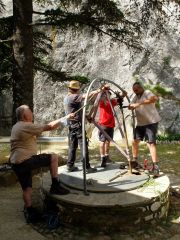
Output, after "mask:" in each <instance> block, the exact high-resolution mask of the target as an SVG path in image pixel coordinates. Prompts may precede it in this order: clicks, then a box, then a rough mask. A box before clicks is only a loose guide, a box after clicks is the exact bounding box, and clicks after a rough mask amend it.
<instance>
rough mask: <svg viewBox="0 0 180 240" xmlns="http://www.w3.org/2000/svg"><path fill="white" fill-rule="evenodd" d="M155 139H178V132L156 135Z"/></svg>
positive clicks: (179, 135)
mask: <svg viewBox="0 0 180 240" xmlns="http://www.w3.org/2000/svg"><path fill="white" fill-rule="evenodd" d="M157 140H158V141H160V142H164V141H168V142H172V141H180V134H163V135H157Z"/></svg>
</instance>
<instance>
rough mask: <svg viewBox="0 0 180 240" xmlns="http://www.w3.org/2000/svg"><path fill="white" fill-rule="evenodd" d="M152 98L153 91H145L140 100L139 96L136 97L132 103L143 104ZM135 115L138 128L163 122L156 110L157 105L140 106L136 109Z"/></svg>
mask: <svg viewBox="0 0 180 240" xmlns="http://www.w3.org/2000/svg"><path fill="white" fill-rule="evenodd" d="M152 96H154V94H153V93H152V92H151V91H149V90H145V91H144V93H143V95H142V96H141V97H140V98H138V96H135V97H134V98H133V100H132V103H139V102H140V103H141V102H143V101H144V100H147V99H149V98H150V97H152ZM135 113H136V120H137V126H144V125H148V124H152V123H157V122H159V121H160V120H161V117H160V116H159V113H158V111H157V109H156V106H155V103H150V104H143V105H140V106H139V107H138V108H136V109H135Z"/></svg>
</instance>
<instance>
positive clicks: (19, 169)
mask: <svg viewBox="0 0 180 240" xmlns="http://www.w3.org/2000/svg"><path fill="white" fill-rule="evenodd" d="M50 164H51V154H39V155H34V156H32V157H31V158H29V159H27V160H25V161H24V162H22V163H20V164H13V165H12V169H13V170H14V172H15V174H16V175H17V177H18V180H19V182H20V184H21V187H22V189H23V190H24V189H26V188H28V187H32V170H34V169H39V168H41V167H47V166H50Z"/></svg>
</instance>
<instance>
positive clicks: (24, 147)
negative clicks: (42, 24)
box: [10, 105, 70, 222]
mask: <svg viewBox="0 0 180 240" xmlns="http://www.w3.org/2000/svg"><path fill="white" fill-rule="evenodd" d="M16 117H17V123H16V124H15V125H14V126H13V128H12V131H11V138H10V140H11V154H10V162H11V164H12V169H13V170H14V172H15V174H16V175H17V177H18V180H19V182H20V185H21V188H22V191H23V200H24V204H25V209H26V211H27V213H28V214H29V220H28V221H29V222H33V221H35V220H36V216H35V215H36V214H34V213H35V209H34V208H33V207H32V170H33V169H38V168H41V167H47V166H49V168H50V173H51V177H52V184H51V188H50V193H51V194H60V195H64V194H68V193H69V190H67V189H66V188H64V187H62V186H61V185H60V183H59V180H58V155H56V154H38V155H37V141H36V138H37V136H39V135H40V134H41V133H42V132H43V131H51V130H54V129H56V128H58V127H59V126H60V125H61V119H58V120H55V121H52V122H50V123H48V124H34V123H33V113H32V111H31V109H30V108H29V106H27V105H22V106H20V107H18V108H17V109H16ZM67 118H70V115H68V116H67Z"/></svg>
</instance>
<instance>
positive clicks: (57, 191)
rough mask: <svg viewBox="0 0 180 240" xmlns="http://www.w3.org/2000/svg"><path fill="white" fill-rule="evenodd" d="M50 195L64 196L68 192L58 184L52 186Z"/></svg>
mask: <svg viewBox="0 0 180 240" xmlns="http://www.w3.org/2000/svg"><path fill="white" fill-rule="evenodd" d="M49 192H50V194H56V195H66V194H68V193H70V191H69V190H68V189H66V188H64V187H62V186H61V185H60V183H58V184H52V185H51V188H50V191H49Z"/></svg>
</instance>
